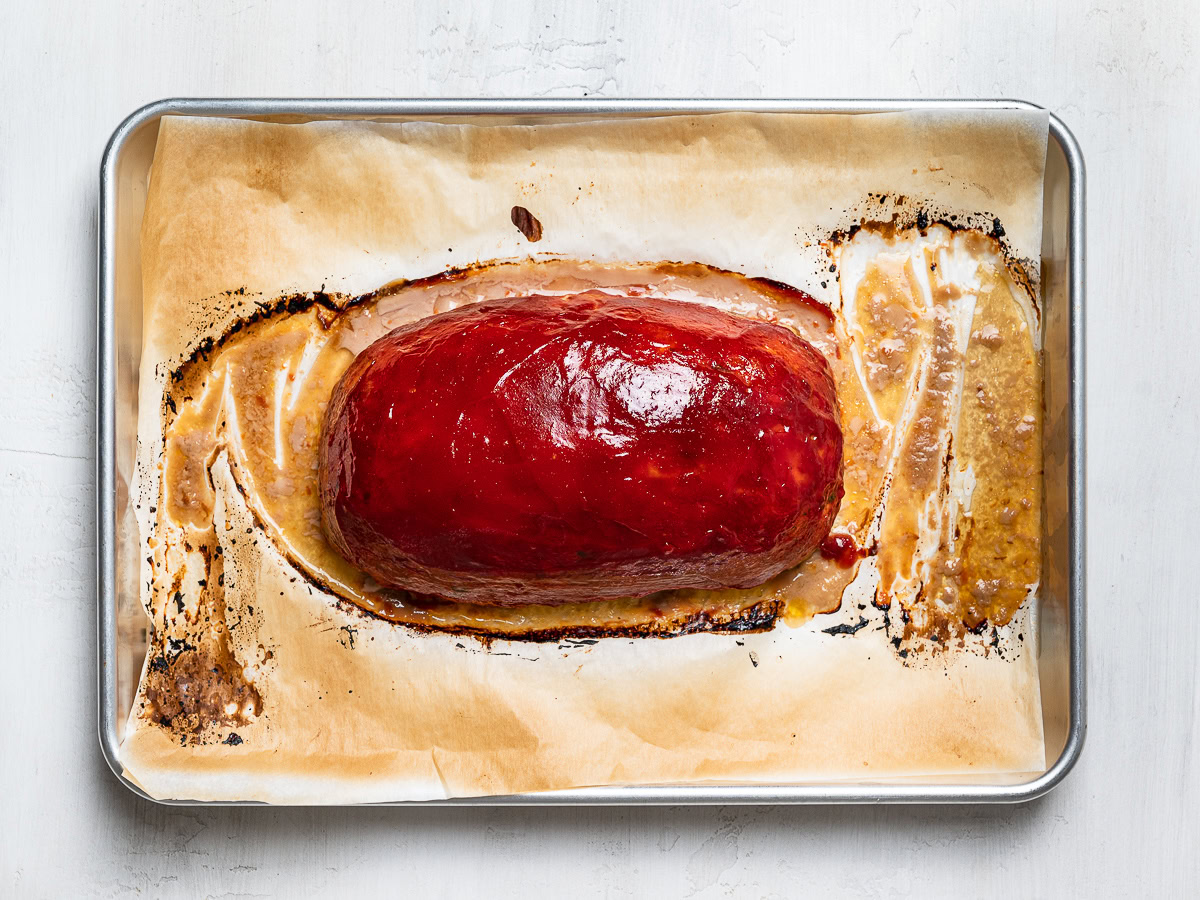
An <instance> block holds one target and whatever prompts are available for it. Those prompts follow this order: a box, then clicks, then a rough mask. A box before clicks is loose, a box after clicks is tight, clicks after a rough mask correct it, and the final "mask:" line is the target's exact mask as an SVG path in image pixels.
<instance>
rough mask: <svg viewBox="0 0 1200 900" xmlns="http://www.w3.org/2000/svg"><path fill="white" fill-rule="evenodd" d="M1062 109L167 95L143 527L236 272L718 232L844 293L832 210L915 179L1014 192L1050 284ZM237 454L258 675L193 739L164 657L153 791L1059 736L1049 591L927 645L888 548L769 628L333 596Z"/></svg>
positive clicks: (324, 793) (714, 253)
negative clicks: (676, 108)
mask: <svg viewBox="0 0 1200 900" xmlns="http://www.w3.org/2000/svg"><path fill="white" fill-rule="evenodd" d="M1046 137H1047V117H1046V115H1045V114H1042V113H1037V112H1027V111H989V112H977V113H969V114H967V113H962V112H920V113H915V112H910V113H892V114H873V115H857V116H841V115H821V116H818V115H779V114H720V115H705V116H679V117H659V118H637V119H620V120H609V121H593V122H585V123H572V124H541V125H535V126H514V125H499V124H497V125H482V126H477V125H463V124H447V123H432V122H412V123H405V124H397V123H389V124H376V123H366V122H355V123H351V122H337V123H318V124H306V125H275V124H264V123H256V122H249V121H234V120H221V119H202V118H171V117H168V118H166V119H164V120H163V122H162V125H161V131H160V134H159V139H158V147H157V152H156V156H155V161H154V166H153V170H152V176H151V184H150V191H149V198H148V202H147V207H146V214H145V220H144V226H143V236H142V242H143V243H142V265H143V284H144V297H145V313H144V325H143V335H144V342H143V354H142V362H141V366H142V368H141V382H140V408H139V432H138V433H139V455H138V470H137V480H136V482H135V484H134V489H133V494H134V496H135V497H136V498H138V503H137V505H136V515H137V520H138V528H139V530H140V533H141V540H142V541H143V542H144V543H145V544H146V545H147V546H150V545H151V544H152V542H153V541H154V524H155V514H154V512H153V511H152V510H151V505H152V504H153V502H154V501H153V498H154V497H156V496H157V491H158V481H157V479H158V478H159V465H158V460H159V459H160V457H161V453H162V444H163V437H162V423H163V406H162V401H163V390H164V384H165V382H166V380H167V379H168V378H169V376H170V372H171V371H173V370H174V369H175V367H176V366H177V365H178V364H179V362H180V361H181V360H182V359H183V358H185V357H187V356H188V355H189V354H190V353H191V352H192V350H193V349H194V348H195V347H196V345H197V344H198V343H200V342H201V341H202V340H204V339H205V338H207V337H217V336H219V335H221V334H222V333H223V332H224V331H225V330H226V329H227V328H228V327H229V325H230V324H231V322H232V321H234V320H235V319H236V318H238V317H239V316H242V315H244V314H245V312H246V307H245V305H244V304H241V305H239V302H238V300H239V299H242V298H246V297H251V298H253V297H261V298H266V299H270V298H275V297H278V296H281V295H284V294H289V293H293V292H301V293H303V292H314V291H321V290H324V291H329V292H333V291H337V292H344V293H348V294H356V293H362V292H366V291H370V290H373V289H375V288H377V287H379V286H380V285H382V284H384V283H386V282H389V281H393V280H395V279H401V278H404V279H416V278H421V277H425V276H429V275H433V274H436V273H438V272H441V271H442V270H444V269H447V268H449V267H456V266H459V267H461V266H467V265H470V264H473V263H475V262H477V261H483V260H492V259H506V258H521V257H526V256H529V255H531V254H535V253H536V254H550V255H554V256H562V257H568V258H576V259H582V260H598V261H605V262H636V261H643V260H649V261H654V260H676V261H698V262H703V263H707V264H710V265H714V266H719V267H723V268H727V269H730V270H734V271H737V272H744V273H747V274H749V275H761V276H766V277H769V278H772V279H777V280H779V281H782V282H786V283H788V284H791V285H795V286H796V287H799V288H802V289H804V290H806V291H809V292H810V293H812V294H813V295H814V296H815V297H817V298H818V299H819V300H822V301H824V302H827V303H829V304H831V305H836V304H838V302H839V283H838V277H839V275H840V273H836V274H831V273H830V271H829V265H830V258H829V256H828V246H822V241H825V240H826V239H828V238H829V237H830V235H832V234H834V233H835V232H838V231H839V230H844V229H846V228H847V227H848V226H850V225H853V224H855V223H857V222H859V221H860V220H861V219H862V218H863V217H864V216H867V217H872V216H876V215H878V214H879V212H880V210H881V209H883V210H886V209H895V208H905V204H908V205H909V206H911V205H913V204H918V205H920V206H921V207H922V208H929V209H935V210H942V211H944V212H946V213H947V214H948V215H949V214H954V213H957V214H960V215H962V216H963V217H964V219H963V221H966V216H967V214H979V215H982V216H983V220H986V221H987V222H991V221H992V220H993V219H994V220H995V223H996V226H997V227H996V228H995V229H994V231H995V233H997V234H998V233H1000V231H1001V226H1002V232H1003V235H1004V241H1005V245H1006V249H1007V251H1008V252H1009V253H1010V254H1011V256H1012V257H1013V258H1014V259H1020V260H1024V261H1025V263H1026V268H1027V270H1028V271H1030V273H1031V275H1032V276H1033V278H1034V280H1035V283H1036V275H1037V271H1036V260H1037V259H1038V257H1039V253H1040V246H1041V210H1042V196H1041V191H1042V174H1043V164H1044V157H1045V149H1046ZM881 195H883V196H881ZM897 204H898V205H899V206H898V207H897ZM514 206H522V207H525V208H526V209H528V210H529V211H530V212H531V213H532V215H534V216H535V217H536V218H537V219H538V220H539V221H540V223H541V225H542V228H543V237H542V239H541V240H540V241H539V242H538V243H536V244H532V243H530V242H529V241H528V240H527V238H526V236H525V235H524V234H522V232H521V231H519V230H518V229H517V228H515V227H514V225H513V221H512V218H511V210H512V208H513V207H514ZM972 221H973V222H974V221H979V219H978V216H976V218H974V219H972ZM230 292H234V293H232V294H231V293H230ZM231 298H233V299H231ZM212 479H213V486H214V489H215V491H216V496H217V503H216V511H215V517H214V518H215V521H216V522H217V524H218V533H219V534H221V535H223V537H222V545H223V547H224V548H225V552H226V559H227V564H226V567H225V572H226V576H227V577H226V584H225V585H224V588H225V609H224V611H223V615H224V617H225V625H226V627H227V628H228V629H229V632H230V634H231V635H232V636H233V639H232V643H231V645H230V647H229V652H230V654H231V656H232V663H233V664H234V665H237V666H239V667H241V668H242V669H243V671H244V673H245V677H246V678H247V679H248V680H249V683H252V685H253V688H254V693H255V695H256V699H255V701H254V703H253V704H249V706H253V707H254V708H247V709H240V708H236V703H235V704H234V706H235V708H234V709H233V710H232V711H229V712H228V715H229V716H230V719H229V722H230V724H228V725H227V726H222V727H220V728H216V729H215V730H210V732H209V733H208V734H207V736H206V737H205V739H203V740H189V739H188V738H187V737H186V736H185V737H183V738H181V737H180V736H179V735H178V734H177V733H176V732H175V731H172V730H171V729H170V728H167V727H164V726H163V725H162V724H160V723H157V722H155V721H153V720H152V718H151V717H149V716H148V715H147V714H146V708H147V697H146V683H145V681H143V685H142V687H141V689H140V692H139V695H138V699H137V700H136V701H135V703H134V708H133V712H132V714H131V717H130V720H129V723H128V727H127V729H126V733H125V736H124V739H123V742H122V745H121V749H120V761H121V763H122V765H123V766H124V767H125V771H126V774H127V775H128V776H129V777H130V778H132V779H133V780H134V781H136V782H137V783H138V784H140V785H141V786H142V787H143V788H145V789H146V790H147V791H148V792H149V793H150V794H151V795H153V796H155V797H162V798H191V799H198V800H229V799H237V800H261V801H269V802H276V803H352V802H367V801H388V800H406V799H430V798H441V797H447V796H465V795H479V794H505V793H511V792H523V791H538V790H547V789H557V788H567V787H573V786H584V785H608V784H651V783H677V782H690V783H698V782H708V783H733V782H743V783H745V782H759V783H762V782H770V783H795V782H801V781H803V782H810V781H831V780H850V781H861V780H871V781H878V780H881V779H889V778H897V777H930V776H938V777H945V776H992V775H1002V774H1003V773H1021V772H1039V771H1041V770H1042V769H1043V768H1044V766H1045V760H1044V751H1043V742H1042V723H1041V709H1040V702H1039V692H1038V678H1037V666H1036V643H1035V640H1034V636H1035V631H1036V628H1035V627H1033V626H1034V625H1035V623H1034V622H1033V621H1032V618H1033V611H1032V610H1031V608H1030V606H1031V605H1032V604H1027V606H1026V608H1025V609H1023V610H1022V612H1021V613H1019V614H1018V615H1017V617H1016V618H1015V619H1014V620H1013V621H1012V623H1010V624H1009V625H1008V626H1006V627H1005V628H1004V629H1000V630H998V631H997V632H996V633H995V634H994V635H993V637H994V638H995V640H996V641H1001V640H1002V641H1003V644H1002V645H1001V644H998V645H997V646H995V647H989V646H988V645H987V642H986V641H985V640H983V639H982V638H981V639H980V640H979V641H976V642H974V643H972V642H971V641H968V642H967V644H968V646H965V647H963V648H957V647H954V648H950V649H948V650H946V651H945V652H940V653H931V654H928V655H926V656H921V657H913V656H909V657H908V658H904V657H902V656H901V655H900V654H898V653H897V651H896V645H895V644H893V642H892V633H893V632H891V631H889V629H888V628H887V627H885V624H884V617H885V612H884V611H883V610H880V609H877V608H875V607H874V606H872V605H871V603H870V602H869V601H870V596H871V594H870V591H871V585H870V583H869V579H867V583H859V582H856V583H855V585H854V586H853V587H852V589H851V594H853V596H851V594H848V595H847V597H846V598H845V600H844V602H843V604H842V610H841V611H839V612H838V613H835V614H832V615H827V616H818V617H817V618H816V619H814V620H812V621H810V622H808V623H806V624H803V625H800V626H797V627H794V626H791V625H787V624H780V625H778V626H777V627H776V628H774V629H773V630H772V631H769V632H766V633H759V634H743V635H728V634H698V635H691V636H686V637H677V638H671V639H628V638H606V639H601V640H598V641H596V642H593V643H578V644H576V643H570V642H563V643H528V642H515V641H513V642H509V641H496V642H493V643H491V644H490V645H485V644H484V643H482V642H480V641H477V640H474V639H470V638H463V637H456V636H453V635H446V634H419V633H416V632H413V631H411V630H408V629H406V628H404V627H401V626H397V625H393V624H390V623H388V622H385V621H381V620H377V619H372V618H369V617H365V616H363V615H361V614H359V613H356V612H354V611H352V610H348V609H346V608H344V607H342V606H339V605H337V604H335V603H334V601H333V599H332V598H330V597H329V596H327V595H326V594H324V593H323V592H322V591H320V590H319V589H317V588H315V587H313V586H312V585H311V584H309V583H308V582H307V581H306V580H305V579H303V578H297V575H296V572H295V571H294V569H293V567H292V566H291V565H290V564H289V563H288V562H287V561H286V560H285V559H284V558H283V557H282V556H281V555H280V553H279V552H278V551H277V550H276V549H275V547H274V546H272V545H271V544H270V542H268V541H266V540H265V539H263V538H262V536H261V534H259V533H258V532H256V530H255V528H254V521H253V517H252V515H251V514H250V512H249V510H248V508H247V506H246V503H245V501H244V498H243V497H242V495H241V494H240V493H239V492H238V490H237V489H236V487H235V485H234V484H233V481H232V478H231V475H230V472H229V467H228V465H227V464H226V462H225V461H224V460H223V459H217V460H215V461H214V463H213V465H212ZM235 538H236V543H235V542H234V540H235ZM144 555H145V556H146V557H147V559H146V561H145V562H144V564H143V569H144V571H143V578H142V584H143V591H144V594H143V597H144V600H145V603H146V605H147V608H148V611H149V612H150V613H151V614H152V615H153V614H155V613H157V612H160V610H156V609H155V603H156V601H155V600H154V598H153V597H152V595H151V592H150V590H149V584H150V582H151V560H152V557H153V554H152V553H151V552H149V551H148V552H147V553H146V554H144ZM168 562H169V561H168ZM183 593H185V591H182V590H181V591H180V594H181V595H182V594H183ZM187 602H188V600H187V598H186V597H183V596H181V597H180V598H179V599H178V603H179V604H180V607H181V608H183V607H184V606H185V605H186V603H187ZM893 614H895V611H894V610H893ZM860 619H865V620H866V624H865V625H863V626H861V627H857V628H851V627H846V628H841V629H839V628H838V627H837V626H838V625H840V624H849V625H856V624H857V623H858V622H859V620H860ZM235 626H236V627H235ZM197 627H200V626H197ZM1018 633H1019V634H1020V638H1019V640H1018V639H1016V635H1017V634H1018ZM989 634H993V633H992V632H989ZM1004 648H1007V650H1006V652H1002V651H1004ZM226 662H229V661H228V660H227V661H226ZM217 699H221V698H217Z"/></svg>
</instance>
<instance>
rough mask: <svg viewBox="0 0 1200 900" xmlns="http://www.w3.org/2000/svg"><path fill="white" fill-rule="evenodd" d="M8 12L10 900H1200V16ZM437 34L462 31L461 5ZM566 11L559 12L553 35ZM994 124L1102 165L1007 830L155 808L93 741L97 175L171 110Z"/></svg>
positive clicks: (1093, 186) (72, 8)
mask: <svg viewBox="0 0 1200 900" xmlns="http://www.w3.org/2000/svg"><path fill="white" fill-rule="evenodd" d="M173 6H174V8H169V5H168V4H166V3H124V4H111V5H109V8H108V9H101V8H100V4H82V3H80V4H66V3H44V4H27V5H26V4H16V3H11V4H7V3H6V4H0V50H2V52H0V98H2V108H3V113H2V114H0V273H2V275H3V278H4V284H5V285H6V288H7V290H6V294H5V297H4V300H3V301H2V302H3V310H4V313H5V322H4V325H3V327H2V328H0V617H2V621H3V627H2V628H0V722H3V723H4V724H3V725H2V726H0V895H3V896H18V897H23V896H32V897H42V896H45V897H58V896H85V895H97V896H106V897H107V896H119V895H121V896H123V895H144V896H175V895H180V896H269V895H274V894H281V895H286V896H297V897H298V896H310V895H311V896H317V895H319V896H329V895H334V894H340V893H346V894H355V895H361V894H363V893H384V892H386V893H389V894H392V893H401V892H403V893H409V892H411V893H413V894H416V895H449V894H455V893H464V894H467V895H478V894H493V893H495V894H501V895H524V896H536V895H547V896H568V895H579V896H604V897H608V896H626V895H628V896H644V895H650V896H688V895H694V896H697V897H716V896H725V895H730V894H737V895H748V896H780V897H783V896H794V895H797V894H799V893H803V892H806V891H810V890H811V891H812V892H813V893H814V894H816V895H826V894H829V893H831V892H835V891H836V892H842V893H846V894H849V895H852V896H889V897H890V896H902V895H910V894H912V895H919V896H943V895H967V896H1001V895H1006V896H1007V895H1012V894H1015V895H1017V896H1045V897H1059V896H1072V895H1078V896H1098V895H1114V896H1116V895H1125V894H1135V895H1139V894H1140V895H1146V896H1185V895H1188V894H1191V895H1195V894H1196V892H1197V891H1200V854H1198V853H1197V850H1196V847H1197V846H1200V824H1198V817H1200V771H1198V770H1200V740H1197V727H1198V726H1197V720H1198V718H1200V715H1198V713H1200V687H1198V683H1197V682H1198V679H1200V672H1198V669H1197V665H1198V664H1197V656H1198V650H1200V628H1198V627H1197V625H1196V621H1197V619H1196V602H1197V601H1196V599H1195V589H1194V581H1195V579H1194V577H1193V571H1194V563H1193V559H1194V555H1195V551H1194V549H1193V544H1194V541H1195V538H1194V528H1193V527H1190V525H1191V523H1190V522H1189V521H1188V517H1189V514H1190V513H1193V511H1194V509H1195V508H1196V507H1197V506H1198V505H1200V503H1198V501H1200V492H1198V491H1197V489H1196V487H1195V473H1196V471H1197V469H1198V468H1200V451H1198V450H1197V447H1198V446H1200V405H1198V404H1197V400H1196V397H1197V393H1198V389H1200V379H1198V377H1197V374H1196V373H1197V369H1196V366H1195V355H1196V351H1195V344H1196V340H1197V337H1198V336H1200V329H1198V328H1197V325H1196V302H1197V300H1196V286H1197V280H1198V276H1200V262H1198V259H1197V250H1196V238H1195V236H1196V234H1197V233H1200V215H1198V212H1197V210H1198V209H1200V179H1198V177H1197V171H1198V168H1197V165H1196V162H1197V160H1196V153H1197V150H1196V148H1197V146H1200V117H1198V116H1197V110H1196V98H1197V97H1198V96H1200V68H1198V66H1197V63H1196V60H1195V57H1194V52H1195V51H1196V49H1197V45H1198V44H1200V12H1198V11H1197V8H1196V7H1195V6H1193V5H1192V4H1191V3H1189V2H1188V0H1178V2H1157V3H1155V2H1141V3H1119V4H1118V3H1108V4H1102V3H1088V2H1082V0H1070V2H1066V0H1064V2H1060V3H1055V4H1050V3H1038V2H1034V0H1029V2H1018V3H986V4H968V3H961V4H959V3H940V2H932V0H930V2H924V3H920V2H914V3H905V2H895V3H883V4H872V5H871V6H872V8H871V9H870V10H868V9H867V8H866V5H865V4H864V5H863V6H862V7H861V8H859V5H858V4H853V3H852V4H833V5H830V4H824V3H823V4H814V5H813V6H812V7H811V8H810V9H808V10H804V9H801V8H799V6H796V7H793V5H792V4H783V3H781V4H779V5H778V6H777V7H776V8H775V9H774V10H770V9H767V8H765V7H760V6H756V5H754V4H751V3H748V2H746V3H737V2H735V3H730V4H727V5H712V6H705V7H701V6H700V5H698V4H693V3H683V2H662V3H651V2H631V0H613V2H611V3H600V4H587V3H580V4H552V3H545V4H535V3H530V2H520V0H507V2H490V3H489V2H483V0H481V2H478V3H475V4H454V5H442V4H439V5H437V6H436V7H435V6H433V5H428V4H427V5H424V6H423V7H422V8H419V9H409V8H407V7H406V6H404V5H401V4H394V5H389V6H388V7H385V6H383V5H379V6H368V5H367V4H339V3H325V2H320V0H306V2H297V3H294V4H281V5H280V7H278V8H274V9H273V8H271V7H270V6H269V5H268V4H264V3H256V2H254V0H211V2H195V3H188V4H182V3H179V4H174V5H173ZM448 6H452V7H453V9H452V11H451V12H447V11H446V10H447V7H448ZM559 6H561V8H556V7H559ZM583 94H588V95H602V96H609V97H616V96H639V95H643V96H652V95H659V96H731V95H742V96H814V97H872V96H921V97H953V96H963V97H972V96H1012V97H1020V98H1024V99H1029V100H1033V101H1035V102H1038V103H1041V104H1043V105H1045V106H1047V107H1049V108H1050V109H1052V110H1054V111H1056V112H1057V113H1059V114H1060V115H1061V116H1062V117H1063V118H1064V119H1065V120H1066V122H1067V124H1068V125H1070V126H1071V128H1072V129H1073V130H1074V131H1075V134H1076V136H1077V137H1078V138H1079V141H1080V143H1081V144H1082V146H1083V150H1084V154H1085V156H1086V158H1087V162H1088V175H1089V179H1090V183H1089V188H1090V196H1091V205H1090V210H1091V215H1090V245H1089V249H1090V267H1089V274H1090V278H1091V286H1090V293H1089V296H1088V351H1089V359H1090V370H1089V388H1088V398H1089V415H1090V420H1089V429H1088V450H1089V465H1090V471H1089V485H1090V492H1091V497H1090V499H1091V510H1090V520H1089V529H1090V530H1089V542H1088V543H1089V546H1088V550H1089V567H1088V568H1089V586H1090V595H1089V605H1090V633H1089V639H1090V672H1089V675H1090V679H1091V684H1090V688H1091V690H1090V731H1089V737H1088V744H1087V747H1086V749H1085V751H1084V754H1083V759H1082V761H1081V762H1080V764H1079V766H1078V768H1077V769H1076V771H1075V772H1074V773H1073V774H1072V775H1071V776H1070V777H1069V778H1068V779H1067V781H1066V783H1065V784H1064V785H1063V786H1062V787H1060V788H1059V789H1058V790H1057V791H1055V792H1054V793H1053V794H1051V795H1050V796H1049V797H1048V798H1046V799H1045V800H1043V801H1040V802H1036V803H1033V804H1030V805H1026V806H1021V807H1011V808H973V809H972V808H925V809H919V808H889V809H871V808H841V809H820V808H807V809H737V808H726V809H642V810H629V809H595V810H571V809H557V810H525V811H521V810H488V811H483V810H470V809H457V810H392V809H356V810H354V809H352V810H283V811H272V810H260V809H243V810H220V809H213V810H172V809H165V808H161V807H156V806H153V805H150V804H147V803H143V802H140V801H138V800H136V799H135V798H134V797H133V796H132V795H130V794H128V793H127V792H126V791H125V790H124V788H122V787H120V786H119V785H118V784H117V782H116V781H115V780H114V779H113V777H112V776H111V775H110V774H109V772H108V771H107V769H106V767H105V765H104V763H103V761H102V760H101V758H100V754H99V749H98V747H97V744H96V738H95V713H94V710H95V688H94V667H95V653H94V649H93V647H94V630H93V629H94V615H93V608H94V595H95V578H94V575H93V565H94V551H93V546H94V537H95V535H94V527H93V524H92V519H93V509H94V507H93V494H94V489H93V474H92V455H93V437H94V429H93V424H92V417H93V396H94V391H95V384H94V376H93V369H94V359H95V351H94V325H95V314H94V302H95V276H94V269H95V250H94V247H95V210H96V183H97V166H98V163H99V158H100V153H101V150H102V149H103V145H104V142H105V140H106V139H107V137H108V135H109V133H110V132H111V130H112V129H113V127H114V126H115V125H116V124H117V122H118V121H119V120H120V119H121V118H122V117H123V116H124V115H125V114H126V113H128V112H129V111H131V110H132V109H134V108H135V107H137V106H139V105H141V104H142V103H144V102H146V101H149V100H153V99H157V98H159V97H164V96H173V95H201V96H204V95H212V96H219V95H229V96H236V95H294V96H305V95H312V96H339V95H351V96H352V95H360V96H372V95H379V96H425V95H427V96H438V95H443V96H456V95H457V96H483V95H503V96H521V95H532V96H581V95H583Z"/></svg>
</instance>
